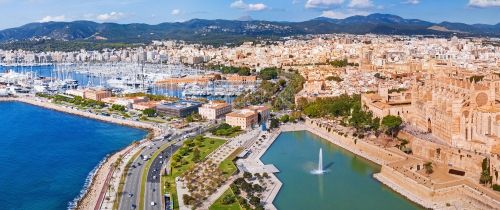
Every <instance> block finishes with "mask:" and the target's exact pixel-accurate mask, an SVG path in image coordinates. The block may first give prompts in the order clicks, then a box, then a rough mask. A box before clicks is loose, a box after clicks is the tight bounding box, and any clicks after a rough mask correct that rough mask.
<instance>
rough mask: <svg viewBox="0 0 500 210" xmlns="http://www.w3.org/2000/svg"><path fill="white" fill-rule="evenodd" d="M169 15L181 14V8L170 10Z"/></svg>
mask: <svg viewBox="0 0 500 210" xmlns="http://www.w3.org/2000/svg"><path fill="white" fill-rule="evenodd" d="M170 14H171V15H180V14H181V10H180V9H174V10H172V12H170Z"/></svg>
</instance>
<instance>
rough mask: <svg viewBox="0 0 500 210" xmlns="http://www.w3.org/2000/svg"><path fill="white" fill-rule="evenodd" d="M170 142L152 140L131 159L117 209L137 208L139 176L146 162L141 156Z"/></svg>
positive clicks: (149, 154)
mask: <svg viewBox="0 0 500 210" xmlns="http://www.w3.org/2000/svg"><path fill="white" fill-rule="evenodd" d="M176 140H177V139H174V138H172V142H173V141H176ZM172 142H168V141H166V140H163V141H152V142H151V143H150V144H149V145H147V146H146V147H144V149H143V150H142V151H141V153H140V155H139V156H138V157H137V159H135V160H133V162H132V164H131V166H130V168H129V171H128V174H127V177H126V179H125V186H124V187H123V192H122V197H121V200H120V205H119V209H123V210H125V209H126V210H129V209H137V208H138V206H139V198H138V196H139V195H140V191H141V187H140V186H141V177H142V172H143V171H144V165H145V164H146V162H147V160H146V161H145V160H143V157H146V156H147V157H151V155H153V153H154V152H155V151H156V150H158V149H159V147H161V146H163V145H165V144H172Z"/></svg>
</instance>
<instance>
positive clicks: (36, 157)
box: [0, 102, 146, 210]
mask: <svg viewBox="0 0 500 210" xmlns="http://www.w3.org/2000/svg"><path fill="white" fill-rule="evenodd" d="M0 120H1V122H0V195H1V196H0V209H2V210H13V209H22V210H35V209H36V210H51V209H67V207H68V203H69V202H71V201H72V200H73V199H74V198H75V197H77V196H78V195H79V194H80V190H82V188H83V186H84V183H85V179H86V177H87V176H88V174H89V172H91V171H92V169H94V167H95V166H97V165H98V164H99V162H100V161H101V160H102V159H103V158H104V157H105V156H106V155H107V154H109V153H112V152H114V151H117V150H119V149H121V148H123V147H125V146H127V145H129V144H130V143H131V142H133V141H135V140H140V139H142V138H143V137H144V136H145V135H146V132H145V131H142V130H139V129H133V128H128V127H122V126H117V125H114V124H108V123H104V122H99V121H94V120H90V119H86V118H81V117H77V116H73V115H68V114H64V113H60V112H56V111H52V110H47V109H42V108H38V107H35V106H31V105H27V104H23V103H17V102H7V103H3V102H0Z"/></svg>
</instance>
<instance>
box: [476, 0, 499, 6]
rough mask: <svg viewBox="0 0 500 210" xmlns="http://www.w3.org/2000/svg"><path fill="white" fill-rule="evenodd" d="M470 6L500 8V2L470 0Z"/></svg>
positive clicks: (497, 0)
mask: <svg viewBox="0 0 500 210" xmlns="http://www.w3.org/2000/svg"><path fill="white" fill-rule="evenodd" d="M469 6H472V7H480V8H486V7H500V0H469Z"/></svg>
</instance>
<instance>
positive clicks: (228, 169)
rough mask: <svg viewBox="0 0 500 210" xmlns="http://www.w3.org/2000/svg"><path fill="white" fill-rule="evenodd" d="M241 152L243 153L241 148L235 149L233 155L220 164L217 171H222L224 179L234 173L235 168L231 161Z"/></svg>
mask: <svg viewBox="0 0 500 210" xmlns="http://www.w3.org/2000/svg"><path fill="white" fill-rule="evenodd" d="M241 151H243V149H242V148H238V149H236V151H234V152H233V154H231V155H230V156H229V157H228V158H226V159H225V160H223V161H222V162H221V163H220V165H219V169H220V170H221V171H222V173H223V174H224V176H225V177H229V176H231V175H233V174H234V172H236V170H237V167H236V165H234V163H233V160H234V159H235V158H236V156H237V155H238V154H240V153H241Z"/></svg>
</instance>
